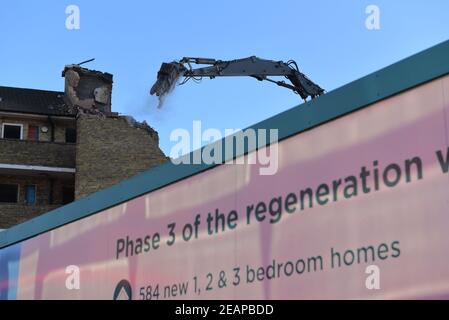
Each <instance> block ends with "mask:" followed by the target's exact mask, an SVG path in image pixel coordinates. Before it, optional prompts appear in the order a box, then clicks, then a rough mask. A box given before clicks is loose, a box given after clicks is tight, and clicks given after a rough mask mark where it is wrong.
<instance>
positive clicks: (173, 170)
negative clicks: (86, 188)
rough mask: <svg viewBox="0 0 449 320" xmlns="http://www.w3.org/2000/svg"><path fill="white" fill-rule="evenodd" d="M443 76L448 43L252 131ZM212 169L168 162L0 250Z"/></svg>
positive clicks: (288, 124) (312, 121)
mask: <svg viewBox="0 0 449 320" xmlns="http://www.w3.org/2000/svg"><path fill="white" fill-rule="evenodd" d="M446 74H449V40H448V41H445V42H443V43H440V44H438V45H436V46H434V47H432V48H430V49H427V50H425V51H422V52H420V53H418V54H415V55H413V56H411V57H409V58H406V59H404V60H402V61H399V62H397V63H395V64H393V65H391V66H388V67H386V68H384V69H381V70H379V71H377V72H374V73H372V74H370V75H368V76H365V77H363V78H361V79H359V80H356V81H354V82H351V83H349V84H347V85H344V86H342V87H340V88H338V89H336V90H333V91H331V92H329V93H326V94H325V95H323V96H321V97H319V98H317V99H314V100H312V101H309V102H306V103H303V104H301V105H299V106H297V107H294V108H292V109H290V110H287V111H285V112H282V113H280V114H278V115H276V116H274V117H271V118H269V119H266V120H264V121H262V122H259V123H257V124H255V125H254V126H251V127H250V128H254V129H260V128H266V129H270V128H277V129H278V130H279V140H282V139H285V138H288V137H290V136H292V135H295V134H298V133H301V132H303V131H305V130H309V129H311V128H313V127H316V126H318V125H321V124H324V123H326V122H328V121H330V120H334V119H336V118H338V117H341V116H344V115H346V114H348V113H350V112H353V111H356V110H359V109H361V108H363V107H366V106H369V105H370V104H373V103H375V102H377V101H380V100H382V99H386V98H388V97H391V96H392V95H395V94H398V93H400V92H403V91H405V90H408V89H410V88H413V87H415V86H417V85H421V84H423V83H425V82H428V81H431V80H433V79H435V78H438V77H442V76H444V75H446ZM223 145H224V143H223ZM251 151H253V150H250V149H248V148H245V150H244V153H245V154H246V153H248V152H251ZM195 152H201V150H199V151H194V152H192V153H191V154H190V155H189V156H190V157H192V156H193V153H195ZM240 155H241V154H240ZM224 156H225V153H223V157H224ZM237 156H239V155H237ZM224 160H228V159H224ZM213 166H214V165H207V164H201V165H174V164H172V163H171V162H170V161H168V162H166V163H165V164H162V165H160V166H158V167H155V168H153V169H150V170H148V171H145V172H143V173H141V174H139V175H137V176H134V177H132V178H130V179H127V180H125V181H123V182H121V183H118V184H116V185H114V186H112V187H110V188H107V189H104V190H101V191H99V192H96V193H93V194H91V195H89V196H87V197H85V198H83V199H80V200H78V201H75V202H73V203H71V204H68V205H66V206H63V207H60V208H58V209H56V210H53V211H51V212H48V213H46V214H43V215H41V216H39V217H36V218H34V219H31V220H28V221H26V222H24V223H21V224H19V225H16V226H14V227H12V228H10V229H7V230H4V231H3V232H0V248H3V247H6V246H9V245H12V244H14V243H17V242H20V241H23V240H26V239H29V238H32V237H35V236H37V235H39V234H41V233H44V232H47V231H49V230H52V229H55V228H58V227H60V226H63V225H65V224H68V223H70V222H73V221H76V220H79V219H82V218H85V217H87V216H90V215H92V214H95V213H97V212H100V211H103V210H105V209H107V208H110V207H113V206H116V205H118V204H120V203H123V202H125V201H128V200H131V199H133V198H136V197H138V196H141V195H143V194H145V193H148V192H151V191H153V190H156V189H159V188H162V187H164V186H166V185H169V184H171V183H174V182H176V181H179V180H182V179H185V178H187V177H190V176H192V175H194V174H197V173H200V172H203V171H205V170H207V169H210V168H212V167H213Z"/></svg>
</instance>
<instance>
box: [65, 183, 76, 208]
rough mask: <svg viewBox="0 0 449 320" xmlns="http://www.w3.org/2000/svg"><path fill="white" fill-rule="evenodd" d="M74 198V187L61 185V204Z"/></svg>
mask: <svg viewBox="0 0 449 320" xmlns="http://www.w3.org/2000/svg"><path fill="white" fill-rule="evenodd" d="M74 200H75V189H74V187H69V186H64V187H62V204H67V203H70V202H73V201H74Z"/></svg>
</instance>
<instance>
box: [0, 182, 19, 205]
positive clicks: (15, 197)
mask: <svg viewBox="0 0 449 320" xmlns="http://www.w3.org/2000/svg"><path fill="white" fill-rule="evenodd" d="M18 201H19V185H17V184H0V202H6V203H17V202H18Z"/></svg>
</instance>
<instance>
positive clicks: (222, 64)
mask: <svg viewBox="0 0 449 320" xmlns="http://www.w3.org/2000/svg"><path fill="white" fill-rule="evenodd" d="M191 64H205V65H209V66H207V67H202V68H197V69H193V68H192V66H191ZM185 65H188V68H186V66H185ZM181 76H184V77H186V78H199V77H209V78H215V77H227V76H250V77H254V78H256V79H258V80H268V81H270V82H274V83H276V84H278V85H279V86H282V87H286V88H289V89H291V90H293V91H294V92H296V93H298V94H299V95H300V96H301V97H302V98H303V99H306V98H307V97H309V96H310V97H312V98H315V97H316V96H319V95H321V94H323V92H324V90H323V89H322V88H320V87H319V86H318V85H317V84H315V83H313V82H312V81H311V80H310V79H308V78H307V77H306V76H305V75H304V74H302V73H301V72H299V70H298V69H297V66H296V63H295V62H293V61H290V62H289V63H285V62H282V61H273V60H265V59H260V58H257V57H255V56H252V57H248V58H243V59H236V60H230V61H221V60H215V59H209V58H191V57H185V58H183V59H181V60H180V61H179V62H176V61H174V62H171V63H163V64H162V66H161V69H160V70H159V72H158V80H157V81H156V83H155V84H154V86H153V87H152V89H151V94H156V95H158V96H160V95H163V94H165V93H167V92H168V91H169V90H170V89H171V88H172V87H173V86H174V85H175V83H176V81H177V79H178V78H179V77H181ZM268 76H285V77H286V78H287V79H289V80H290V82H291V83H292V84H291V85H290V84H287V83H285V82H284V81H275V80H272V79H269V78H267V77H268Z"/></svg>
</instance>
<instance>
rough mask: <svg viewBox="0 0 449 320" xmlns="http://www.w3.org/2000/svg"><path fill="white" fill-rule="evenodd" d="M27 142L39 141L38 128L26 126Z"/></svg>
mask: <svg viewBox="0 0 449 320" xmlns="http://www.w3.org/2000/svg"><path fill="white" fill-rule="evenodd" d="M28 140H33V141H38V140H39V127H38V126H28Z"/></svg>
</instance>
